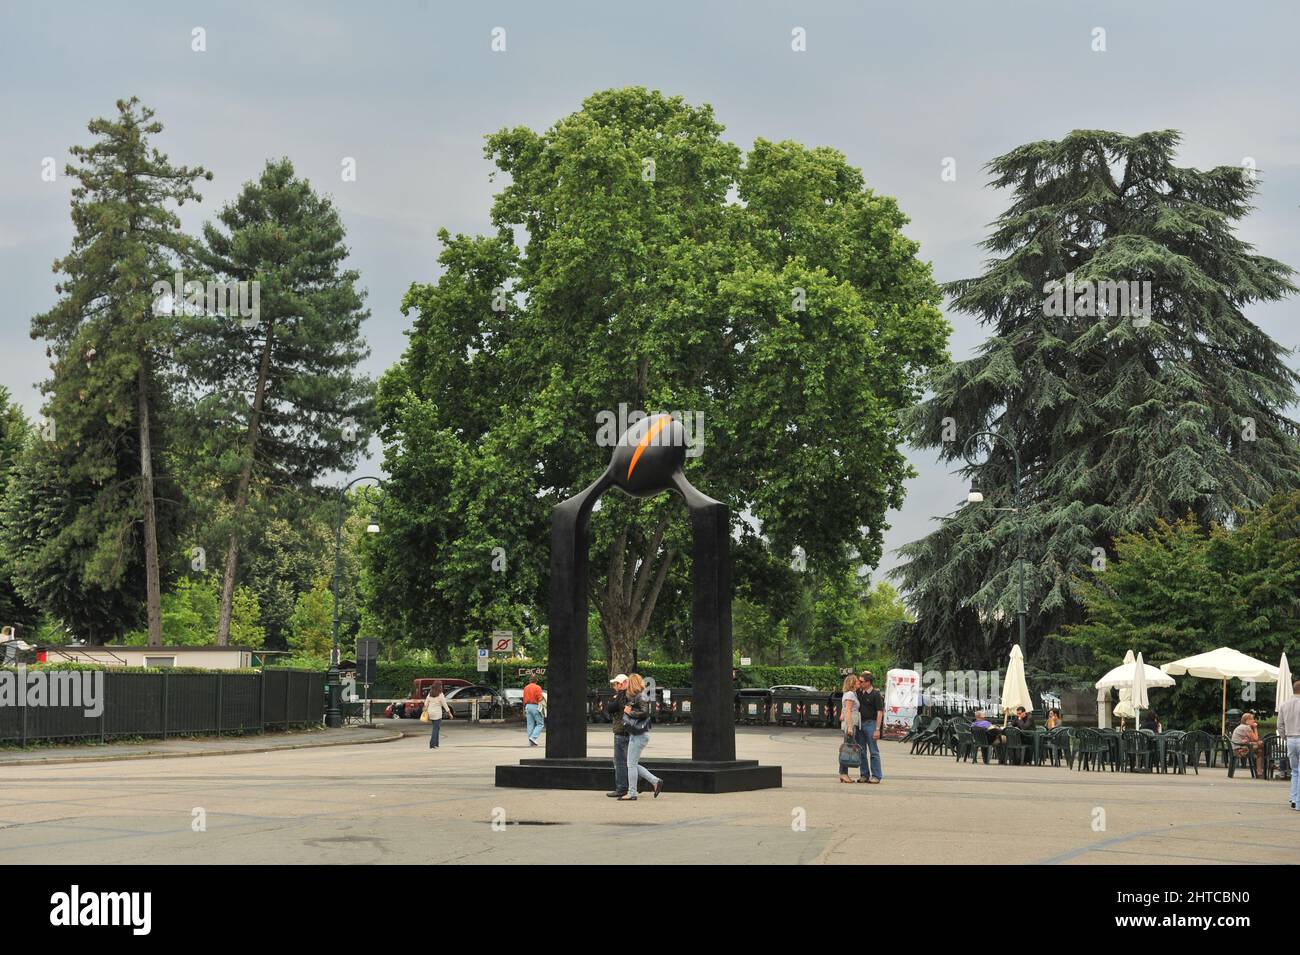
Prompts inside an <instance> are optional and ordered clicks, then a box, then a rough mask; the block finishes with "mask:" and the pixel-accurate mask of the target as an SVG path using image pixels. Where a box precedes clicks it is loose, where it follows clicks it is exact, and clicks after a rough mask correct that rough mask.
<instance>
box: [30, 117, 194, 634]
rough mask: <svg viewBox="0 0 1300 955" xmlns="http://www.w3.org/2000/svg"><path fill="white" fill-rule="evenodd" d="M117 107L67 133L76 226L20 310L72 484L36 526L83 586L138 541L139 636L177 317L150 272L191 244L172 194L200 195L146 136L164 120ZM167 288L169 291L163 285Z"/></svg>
mask: <svg viewBox="0 0 1300 955" xmlns="http://www.w3.org/2000/svg"><path fill="white" fill-rule="evenodd" d="M117 110H118V115H117V116H116V117H115V118H113V119H96V120H93V121H91V123H90V124H89V130H90V132H91V133H92V134H93V135H94V136H95V137H96V141H95V142H94V143H93V144H92V145H90V146H74V147H73V148H72V150H71V153H72V156H73V158H74V159H75V160H76V163H75V164H69V165H68V167H67V175H69V176H71V177H72V178H73V179H75V180H76V183H77V185H76V186H75V187H74V188H73V190H72V221H73V225H74V226H75V228H76V235H75V236H74V238H73V240H72V248H71V250H70V251H69V252H68V254H67V255H66V256H64V257H63V258H62V259H60V260H59V261H57V262H55V263H54V271H55V272H56V273H61V274H62V276H63V277H62V278H61V279H60V281H59V284H58V286H57V287H56V291H57V292H58V293H59V296H60V297H59V300H58V302H57V303H56V304H55V306H54V307H53V308H52V309H50V311H48V312H46V313H45V314H43V315H38V316H36V317H35V318H34V319H32V337H33V338H44V339H46V340H47V341H48V342H49V354H50V356H51V357H52V359H53V362H52V364H53V368H54V375H53V377H52V378H51V379H50V380H49V381H47V382H45V383H44V386H43V387H44V391H45V393H46V395H47V396H48V397H47V404H46V408H45V411H46V415H47V417H48V419H49V420H50V421H51V422H52V423H53V427H54V433H53V447H52V451H53V454H54V460H53V461H52V462H46V464H47V465H48V464H52V465H53V467H47V468H46V472H45V473H46V474H47V475H54V476H57V479H58V480H59V481H61V482H64V483H66V484H67V486H68V487H69V488H71V487H74V486H75V487H76V488H77V492H76V494H75V495H73V496H72V497H71V498H69V499H68V501H67V504H68V507H69V508H70V511H69V515H68V516H69V520H67V521H64V522H60V523H56V524H52V525H49V526H48V527H47V529H48V530H49V532H51V533H53V534H54V535H55V536H56V537H65V536H67V535H71V537H72V538H75V541H74V540H65V541H63V542H62V545H60V546H56V547H54V548H52V550H51V552H55V551H58V550H64V552H65V553H76V554H79V555H80V557H79V559H78V561H77V563H78V564H79V567H72V566H68V567H64V568H62V572H63V573H65V574H73V575H76V574H78V573H80V575H81V577H82V580H81V583H82V584H84V585H87V586H96V587H99V588H101V589H102V588H107V589H112V588H114V587H117V586H120V585H121V583H122V582H123V581H124V580H125V579H127V573H126V571H127V569H128V567H129V566H130V564H131V563H132V561H134V560H135V557H134V556H132V554H131V552H132V551H134V550H135V549H136V548H137V547H138V548H139V550H140V551H141V552H142V554H143V561H144V590H145V603H146V608H147V620H148V628H149V642H150V644H152V645H156V644H159V643H161V642H162V608H161V596H160V583H159V580H160V576H161V568H160V561H159V541H158V539H159V530H158V523H159V519H158V507H157V504H158V499H159V487H158V481H157V461H158V460H159V459H160V458H161V457H162V446H163V442H164V440H165V434H163V433H162V431H163V422H164V420H165V417H166V414H165V412H166V409H167V407H168V405H169V393H170V390H171V389H170V381H169V374H170V364H169V363H170V357H169V356H170V353H171V349H172V347H173V345H174V340H175V330H176V317H175V315H174V314H172V310H171V309H168V308H161V307H159V301H158V295H157V293H156V291H155V289H154V285H155V283H156V282H159V281H168V280H170V279H171V277H172V275H173V274H174V273H175V271H176V269H177V268H178V267H183V266H184V264H185V263H186V262H187V261H188V260H189V258H190V255H191V253H192V251H193V243H192V240H191V239H189V238H188V237H187V236H186V235H185V234H184V233H183V232H181V228H180V220H179V219H178V218H177V217H176V214H175V212H174V211H173V210H172V207H173V206H180V205H183V204H184V203H185V202H187V201H190V200H194V201H198V200H199V198H200V197H199V194H198V192H197V191H196V189H195V187H194V183H195V181H196V180H198V179H201V178H206V179H211V178H212V177H211V174H210V173H208V172H206V171H204V170H203V169H201V168H198V167H188V166H175V165H172V164H171V163H170V162H169V161H168V159H167V157H166V156H165V155H163V154H162V153H160V152H159V151H158V150H157V149H156V148H154V147H153V146H152V145H150V137H152V136H155V135H157V134H158V133H160V132H161V131H162V128H163V127H162V123H160V122H158V121H156V120H155V119H154V118H153V116H154V112H153V110H151V109H149V108H147V107H145V106H142V105H141V104H140V102H139V100H137V99H136V98H134V97H132V98H131V99H130V100H119V101H118V103H117ZM175 291H176V293H177V294H179V293H180V291H181V290H179V289H178V290H175Z"/></svg>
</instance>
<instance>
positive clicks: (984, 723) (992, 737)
mask: <svg viewBox="0 0 1300 955" xmlns="http://www.w3.org/2000/svg"><path fill="white" fill-rule="evenodd" d="M970 726H971V729H975V728H976V727H979V728H980V729H982V730H987V731H988V734H989V742H991V743H996V742H997V741H998V739H999V738H1000V737H1001V736H1002V729H1001V727H998V726H994V725H993V724H992V723H990V722H989V721H988V720H986V719H985V718H984V711H983V710H976V711H975V719H974V720H972V721H971V724H970Z"/></svg>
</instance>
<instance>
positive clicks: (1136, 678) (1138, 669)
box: [1132, 651, 1151, 729]
mask: <svg viewBox="0 0 1300 955" xmlns="http://www.w3.org/2000/svg"><path fill="white" fill-rule="evenodd" d="M1132 693H1133V709H1134V710H1135V711H1136V715H1135V716H1134V717H1133V728H1134V729H1141V728H1142V727H1141V723H1142V711H1143V710H1149V709H1151V701H1150V700H1149V699H1147V665H1146V664H1145V663H1143V662H1142V652H1141V651H1138V658H1137V663H1135V664H1134V665H1133V690H1132Z"/></svg>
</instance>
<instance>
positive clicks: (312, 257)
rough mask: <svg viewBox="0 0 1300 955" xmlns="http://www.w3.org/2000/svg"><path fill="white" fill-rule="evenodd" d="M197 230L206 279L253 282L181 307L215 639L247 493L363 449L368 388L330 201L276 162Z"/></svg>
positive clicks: (291, 484)
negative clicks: (205, 305)
mask: <svg viewBox="0 0 1300 955" xmlns="http://www.w3.org/2000/svg"><path fill="white" fill-rule="evenodd" d="M204 238H205V241H206V246H207V248H206V254H205V256H204V259H205V262H206V264H207V266H208V268H209V269H210V270H211V271H212V272H213V273H214V274H215V275H217V276H219V277H220V278H221V279H222V280H224V281H226V282H239V283H247V284H248V287H249V288H250V289H251V288H253V287H256V289H257V290H258V295H257V297H256V301H257V307H256V310H255V311H256V314H249V315H243V314H241V315H238V316H235V315H230V314H224V315H223V314H215V313H212V312H210V311H208V312H204V313H202V314H199V315H195V316H191V318H190V320H189V321H188V322H187V331H188V334H187V336H186V347H185V349H184V355H183V360H184V362H185V363H186V366H187V369H188V370H189V371H190V372H191V378H190V382H191V384H192V385H193V386H195V388H196V389H197V394H196V396H195V397H196V407H195V422H196V424H197V425H198V428H199V429H200V430H199V434H203V433H204V432H206V434H207V437H206V438H205V439H204V440H202V441H201V442H199V444H200V446H201V447H203V448H205V449H207V450H210V451H212V450H215V451H216V452H217V453H216V454H213V455H211V457H212V458H213V459H215V460H217V461H219V462H221V463H223V464H224V466H225V471H226V473H224V474H222V475H220V478H221V483H222V485H223V487H224V491H225V495H224V497H225V503H226V507H225V512H226V513H225V524H226V525H227V527H228V533H227V534H226V535H225V538H226V540H225V545H226V546H225V560H224V564H223V573H222V591H221V613H220V619H219V624H218V633H217V641H218V643H220V644H222V645H224V644H226V643H228V642H229V639H230V621H231V608H232V606H233V601H234V596H235V587H236V583H237V579H238V570H239V556H240V546H241V543H242V542H243V540H244V537H245V535H246V528H245V525H246V524H247V522H248V517H249V499H250V496H251V495H252V494H253V492H254V490H255V488H257V487H260V488H262V489H264V490H266V491H268V492H270V493H283V492H284V491H286V490H288V491H298V492H301V491H304V490H306V489H307V488H309V487H310V486H311V485H312V483H313V482H314V481H315V480H316V479H318V478H319V477H320V476H321V475H323V474H325V473H327V472H331V471H347V470H349V469H351V468H352V467H353V466H354V465H355V464H356V461H357V459H358V457H359V456H360V454H361V452H363V451H364V449H365V446H366V443H367V441H368V439H369V435H370V430H371V429H370V424H369V421H370V408H369V402H370V397H371V391H372V383H371V382H370V381H369V380H368V379H366V378H365V377H364V376H363V375H361V374H359V373H358V370H357V368H358V365H359V364H360V362H361V361H362V360H363V359H365V358H366V356H367V355H369V353H370V350H369V347H368V346H367V345H366V344H365V341H364V339H363V338H362V336H361V323H362V322H363V321H364V320H365V319H366V318H367V317H368V315H369V313H368V312H367V311H366V310H365V309H364V308H363V305H362V303H363V300H364V295H363V293H362V292H361V291H360V290H359V289H358V288H357V281H358V278H359V276H358V273H357V272H356V271H355V270H352V269H347V268H344V266H343V263H344V260H345V259H346V258H347V255H348V249H347V246H346V245H345V244H344V241H343V239H344V228H343V222H342V220H341V219H340V217H339V214H338V210H337V209H335V208H334V205H333V203H332V202H331V201H330V200H329V199H328V198H327V197H323V196H320V195H318V194H317V193H316V192H315V191H314V190H313V189H312V188H311V185H310V184H309V183H308V182H307V181H306V180H303V179H299V178H297V177H296V176H295V175H294V170H293V164H292V163H291V162H290V161H289V160H288V159H280V160H275V161H271V162H268V163H267V164H266V167H265V169H263V171H262V174H261V176H260V177H259V178H258V179H257V180H256V181H255V182H248V183H245V185H244V188H243V190H242V191H241V192H240V194H239V195H238V196H237V197H236V198H235V199H234V200H233V201H232V202H230V203H229V204H227V205H226V206H224V207H223V208H222V209H221V211H220V212H219V213H218V214H217V223H215V224H211V223H210V224H208V225H207V226H205V228H204ZM244 300H246V301H248V302H251V301H253V296H252V295H251V294H248V295H246V296H244ZM250 311H251V310H250Z"/></svg>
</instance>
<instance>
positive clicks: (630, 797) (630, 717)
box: [618, 673, 664, 802]
mask: <svg viewBox="0 0 1300 955" xmlns="http://www.w3.org/2000/svg"><path fill="white" fill-rule="evenodd" d="M627 701H628V705H627V706H624V707H623V725H624V726H626V727H627V732H628V739H627V792H626V793H624V794H623V795H622V796H619V797H618V799H619V802H632V801H634V800H635V799H636V784H637V781H638V780H639V779H644V780H645V781H646V782H648V783H649V784H650V785H651V786H653V787H654V793H655V798H656V799H658V798H659V793H660V792H662V791H663V788H664V781H663V780H662V779H660V778H659V777H658V776H656V775H655V774H654V773H652V772H650V770H648V769H646V768H645V767H644V766H642V765H641V751H642V750H643V749H645V748H646V744H647V743H649V742H650V695H649V694H648V693H646V691H645V680H643V679H642V678H641V674H639V673H633V674H631V675H629V676H628V678H627Z"/></svg>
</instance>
